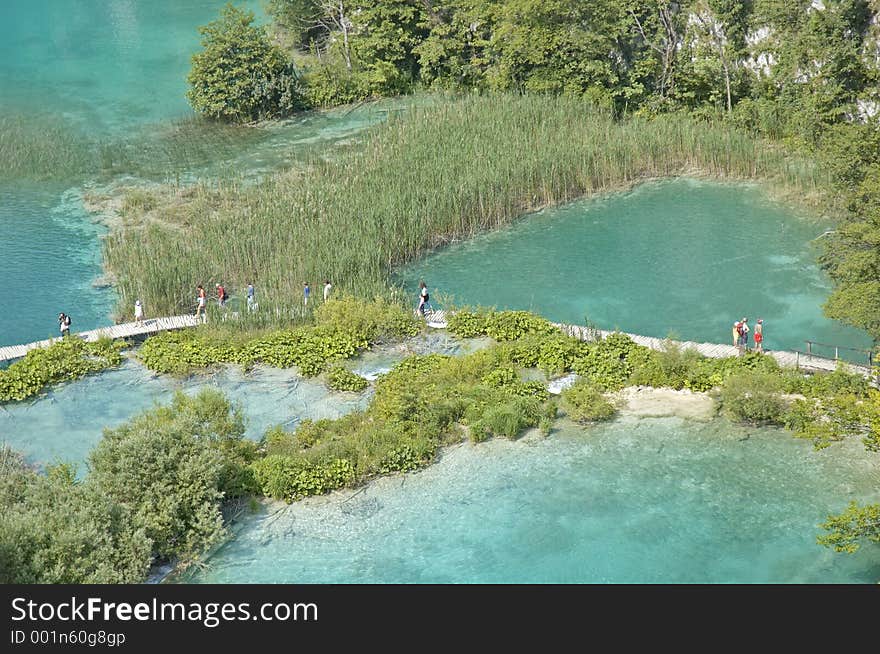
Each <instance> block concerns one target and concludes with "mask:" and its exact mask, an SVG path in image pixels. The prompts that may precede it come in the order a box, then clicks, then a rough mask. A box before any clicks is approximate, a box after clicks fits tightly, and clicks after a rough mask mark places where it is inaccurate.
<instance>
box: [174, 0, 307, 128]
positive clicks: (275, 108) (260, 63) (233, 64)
mask: <svg viewBox="0 0 880 654" xmlns="http://www.w3.org/2000/svg"><path fill="white" fill-rule="evenodd" d="M253 21H254V14H253V12H249V11H243V10H241V9H237V8H235V7H233V6H232V5H231V4H228V5H226V6H225V7H224V8H223V9H222V10H221V16H220V19H219V20H216V21H213V22H211V23H208V24H207V25H204V26H202V27H200V28H199V33H200V34H201V35H202V42H201V43H202V47H203V48H204V49H203V50H202V51H201V52H198V53H196V54H195V55H193V57H192V69H191V70H190V73H189V76H188V77H187V81H188V82H189V85H190V88H189V90H188V91H187V94H186V96H187V98H188V99H189V101H190V104H191V105H192V107H193V109H195V110H196V112H198V113H200V114H202V115H204V116H207V117H208V118H214V119H219V120H224V121H229V122H237V123H242V122H249V121H254V120H262V119H266V118H277V117H283V116H285V115H288V114H290V113H292V112H293V111H294V110H295V109H297V108H298V107H299V106H301V101H300V99H299V97H298V96H299V91H298V88H297V86H298V81H297V76H296V73H295V71H294V69H293V67H292V66H291V65H290V64H289V63H288V62H287V60H286V57H285V55H284V52H283V51H282V50H281V49H280V48H279V47H277V46H274V45H272V43H271V42H270V41H269V37H268V35H267V34H266V30H265V29H264V28H262V27H256V26H254V25H252V23H253Z"/></svg>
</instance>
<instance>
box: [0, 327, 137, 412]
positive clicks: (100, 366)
mask: <svg viewBox="0 0 880 654" xmlns="http://www.w3.org/2000/svg"><path fill="white" fill-rule="evenodd" d="M123 347H124V343H123V342H122V341H111V340H110V339H107V338H104V339H101V340H99V341H96V342H94V343H86V342H85V341H83V340H82V339H80V338H77V337H67V338H63V339H61V340H60V341H58V342H56V343H53V344H52V345H50V346H49V347H46V348H37V349H34V350H31V351H30V352H28V353H27V354H26V355H25V356H24V358H22V359H21V360H19V361H16V362H15V363H13V364H12V365H11V366H9V368H7V369H6V370H0V402H9V401H15V400H19V401H20V400H24V399H27V398H28V397H31V396H33V395H36V394H38V393H39V392H40V391H42V390H43V389H44V388H45V387H46V386H48V385H49V384H56V383H59V382H62V381H68V380H72V379H79V378H80V377H84V376H85V375H88V374H90V373H95V372H99V371H101V370H105V369H106V368H111V367H114V366H118V365H119V364H120V363H122V354H121V351H122V348H123Z"/></svg>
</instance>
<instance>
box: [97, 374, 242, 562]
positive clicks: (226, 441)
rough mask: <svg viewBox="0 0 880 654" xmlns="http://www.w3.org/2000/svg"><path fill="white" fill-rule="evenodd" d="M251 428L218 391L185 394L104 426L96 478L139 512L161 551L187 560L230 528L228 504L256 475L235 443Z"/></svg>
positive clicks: (136, 520) (139, 524) (140, 524)
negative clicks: (225, 518)
mask: <svg viewBox="0 0 880 654" xmlns="http://www.w3.org/2000/svg"><path fill="white" fill-rule="evenodd" d="M243 433H244V424H243V421H242V417H241V414H240V412H239V411H238V409H235V408H233V407H232V406H230V404H229V403H228V402H227V401H226V400H225V398H224V397H223V396H222V394H221V393H219V392H218V391H215V390H210V389H205V390H202V391H201V392H200V393H199V394H198V395H196V396H195V397H189V396H187V395H184V394H183V393H179V392H178V393H177V394H176V395H175V397H174V400H173V402H172V404H171V405H170V406H164V407H157V408H155V409H153V410H150V411H147V412H145V413H142V414H141V415H139V416H137V417H136V418H134V419H133V420H131V421H130V422H128V423H126V424H124V425H122V426H120V427H117V428H115V429H107V430H105V431H104V437H103V438H102V439H101V441H100V442H99V443H98V446H97V447H96V448H95V450H94V451H93V452H92V453H91V455H90V457H89V465H90V469H91V472H90V474H89V482H90V483H93V484H95V485H96V487H97V488H100V490H101V492H102V493H105V494H106V495H107V496H108V497H109V498H111V499H112V500H113V501H114V502H116V503H118V504H119V505H120V506H122V507H123V508H124V509H125V510H126V511H127V512H128V513H129V514H130V515H131V516H132V521H133V524H134V525H135V526H136V528H137V529H141V530H143V532H144V533H145V534H146V536H147V537H148V538H149V539H150V540H151V541H152V547H153V552H154V553H155V555H156V556H158V557H160V558H163V559H172V558H175V557H179V558H181V559H183V560H184V561H186V560H188V559H191V558H195V557H197V556H198V555H199V553H201V552H202V551H204V550H206V549H207V548H209V547H210V546H212V545H214V544H216V543H217V542H219V541H220V539H221V538H222V537H223V536H224V534H225V529H224V525H223V517H222V515H221V513H220V503H221V501H222V500H223V499H224V497H225V496H226V492H227V490H232V491H235V492H239V491H241V490H242V489H241V487H240V480H241V479H242V478H247V477H248V473H247V472H245V471H244V470H242V468H244V467H245V466H246V465H247V460H246V457H245V458H244V459H243V458H242V457H241V456H240V451H239V450H237V448H236V447H235V445H236V443H237V442H239V441H240V440H241V438H242V434H243ZM226 484H232V486H231V487H228V486H226Z"/></svg>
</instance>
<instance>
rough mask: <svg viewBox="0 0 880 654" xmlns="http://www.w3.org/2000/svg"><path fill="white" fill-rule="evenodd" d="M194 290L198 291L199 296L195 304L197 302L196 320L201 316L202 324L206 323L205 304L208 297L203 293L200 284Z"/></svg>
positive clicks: (203, 290) (203, 289)
mask: <svg viewBox="0 0 880 654" xmlns="http://www.w3.org/2000/svg"><path fill="white" fill-rule="evenodd" d="M196 289H197V290H198V293H199V296H198V298H197V299H196V302H198V305H197V306H196V318H198V317H199V316H200V315H201V316H202V322H203V323H204V322H208V314H207V306H206V304H207V302H208V296H207V295H206V293H205V288H204V287H203V286H202V285H201V284H199V285H198V286H196Z"/></svg>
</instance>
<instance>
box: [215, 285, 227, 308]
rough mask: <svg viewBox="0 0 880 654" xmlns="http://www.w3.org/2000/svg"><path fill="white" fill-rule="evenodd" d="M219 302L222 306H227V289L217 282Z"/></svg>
mask: <svg viewBox="0 0 880 654" xmlns="http://www.w3.org/2000/svg"><path fill="white" fill-rule="evenodd" d="M217 302H218V303H219V304H220V306H221V307H223V306H226V289H225V288H223V286H221V285H220V284H217Z"/></svg>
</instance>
